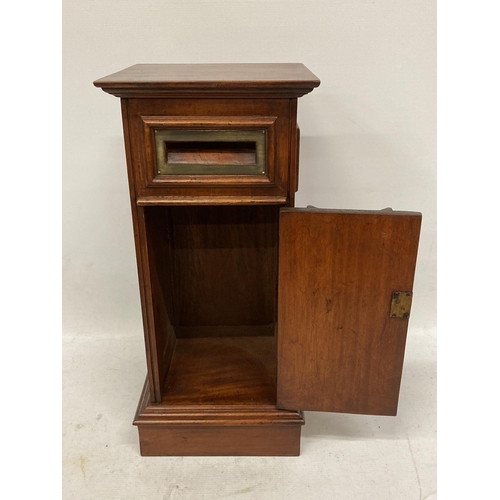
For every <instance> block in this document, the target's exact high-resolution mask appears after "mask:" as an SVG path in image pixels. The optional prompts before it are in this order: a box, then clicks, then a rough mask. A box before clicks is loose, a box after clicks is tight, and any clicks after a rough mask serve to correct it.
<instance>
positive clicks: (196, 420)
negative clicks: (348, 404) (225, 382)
mask: <svg viewBox="0 0 500 500" xmlns="http://www.w3.org/2000/svg"><path fill="white" fill-rule="evenodd" d="M303 424H304V419H303V416H302V413H301V412H298V411H289V410H279V409H278V408H276V406H270V405H267V406H250V405H244V406H243V405H239V406H215V405H212V406H185V407H179V406H175V407H174V406H167V405H164V404H151V403H150V397H149V387H148V384H147V382H146V384H145V386H144V390H143V393H142V396H141V400H140V402H139V407H138V408H137V413H136V416H135V419H134V425H136V426H137V428H138V431H139V441H140V449H141V455H142V456H217V455H220V456H223V455H231V456H298V455H299V454H300V433H301V428H302V425H303Z"/></svg>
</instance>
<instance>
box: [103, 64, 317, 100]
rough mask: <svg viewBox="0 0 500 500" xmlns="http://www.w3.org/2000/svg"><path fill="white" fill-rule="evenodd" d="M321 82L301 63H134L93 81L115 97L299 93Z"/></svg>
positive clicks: (294, 94)
mask: <svg viewBox="0 0 500 500" xmlns="http://www.w3.org/2000/svg"><path fill="white" fill-rule="evenodd" d="M319 84H320V81H319V79H318V77H317V76H315V75H314V74H313V73H311V71H309V70H308V69H307V68H306V67H305V66H304V65H303V64H297V63H279V64H276V63H257V64H136V65H134V66H131V67H129V68H126V69H124V70H122V71H119V72H117V73H113V74H111V75H108V76H106V77H104V78H100V79H99V80H96V81H95V82H94V85H95V86H96V87H100V88H102V89H103V90H104V91H105V92H108V93H110V94H113V95H115V96H118V97H141V98H144V97H152V96H154V97H165V96H167V97H168V96H182V97H195V96H198V95H200V94H202V95H203V96H206V97H214V96H220V95H232V96H233V97H270V96H272V97H277V96H286V97H299V96H302V95H304V94H306V93H308V92H311V91H312V90H313V89H314V88H315V87H317V86H318V85H319Z"/></svg>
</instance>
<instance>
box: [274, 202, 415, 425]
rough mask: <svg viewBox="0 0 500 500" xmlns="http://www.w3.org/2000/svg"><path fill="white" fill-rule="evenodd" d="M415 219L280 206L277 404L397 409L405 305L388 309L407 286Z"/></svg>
mask: <svg viewBox="0 0 500 500" xmlns="http://www.w3.org/2000/svg"><path fill="white" fill-rule="evenodd" d="M420 223H421V214H419V213H416V212H393V211H392V210H390V209H389V210H383V211H347V210H318V209H293V208H284V209H282V210H281V213H280V243H279V247H280V248H279V275H278V279H279V283H278V406H279V407H280V408H286V409H300V410H318V411H334V412H343V413H362V414H372V415H395V414H396V411H397V404H398V397H399V386H400V382H401V373H402V367H403V358H404V349H405V342H406V332H407V327H408V313H406V317H391V314H393V312H392V311H391V300H392V298H393V293H394V292H405V297H406V295H407V293H409V292H411V290H412V287H413V276H414V271H415V263H416V257H417V247H418V238H419V233H420ZM393 305H394V304H393ZM398 316H399V314H398ZM400 316H403V314H401V315H400Z"/></svg>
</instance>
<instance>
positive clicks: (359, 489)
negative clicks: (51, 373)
mask: <svg viewBox="0 0 500 500" xmlns="http://www.w3.org/2000/svg"><path fill="white" fill-rule="evenodd" d="M99 333H100V332H99ZM63 353H64V359H63V369H64V372H63V380H64V382H63V498H64V499H67V500H69V499H82V500H83V499H92V500H98V499H105V500H114V499H120V500H126V499H134V500H135V499H148V500H154V499H158V500H167V499H168V500H172V499H183V500H188V499H197V500H198V499H199V500H204V499H206V500H209V499H219V498H220V499H225V498H236V499H241V500H253V499H259V500H266V499H295V498H297V499H298V498H307V499H309V498H311V499H338V500H343V499H346V500H357V499H370V500H378V499H380V500H382V499H383V500H390V499H394V500H406V499H408V500H410V499H411V500H424V499H427V500H430V499H435V498H436V332H435V331H434V330H430V329H422V330H412V329H411V328H410V332H409V336H408V342H407V350H406V358H405V366H404V372H403V380H402V385H401V396H400V403H399V413H398V416H397V417H369V416H360V415H340V414H330V413H316V412H307V413H306V415H305V418H306V425H305V426H304V427H303V430H302V450H301V456H300V457H294V458H280V457H276V458H275V457H272V458H268V457H248V458H247V457H194V458H191V457H184V458H183V457H165V458H163V457H162V458H156V457H155V458H143V457H141V456H140V455H139V446H138V438H137V430H136V429H135V427H133V426H132V419H133V415H134V412H135V409H136V405H137V401H138V398H139V394H140V391H141V388H142V384H143V381H144V377H145V359H144V348H143V342H142V336H141V334H140V332H139V331H138V332H137V334H136V335H133V336H130V335H123V336H122V335H116V336H114V337H111V336H109V337H106V336H103V335H96V332H88V335H78V336H71V335H66V336H65V337H64V343H63Z"/></svg>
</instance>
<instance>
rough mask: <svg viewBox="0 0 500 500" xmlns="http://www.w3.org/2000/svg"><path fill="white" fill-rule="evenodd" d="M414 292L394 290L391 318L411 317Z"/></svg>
mask: <svg viewBox="0 0 500 500" xmlns="http://www.w3.org/2000/svg"><path fill="white" fill-rule="evenodd" d="M412 297H413V293H412V292H392V300H391V312H390V316H391V318H409V317H410V310H411V299H412Z"/></svg>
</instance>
